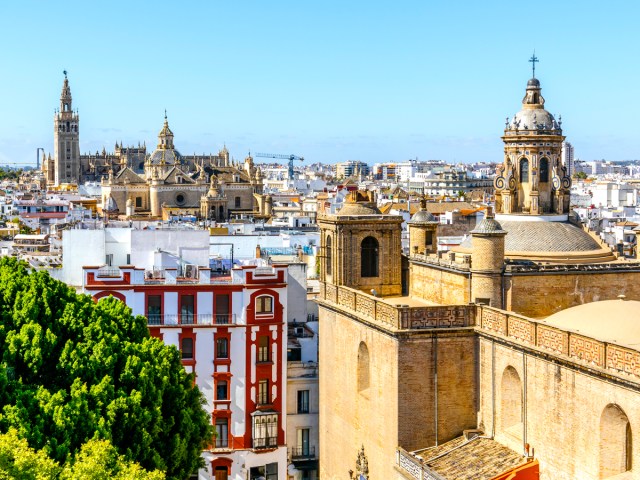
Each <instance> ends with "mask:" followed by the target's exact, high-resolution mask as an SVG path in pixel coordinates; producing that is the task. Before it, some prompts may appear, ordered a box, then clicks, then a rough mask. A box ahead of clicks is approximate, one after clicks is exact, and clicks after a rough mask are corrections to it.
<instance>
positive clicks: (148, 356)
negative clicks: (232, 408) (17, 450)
mask: <svg viewBox="0 0 640 480" xmlns="http://www.w3.org/2000/svg"><path fill="white" fill-rule="evenodd" d="M0 362H1V363H0V430H2V431H5V432H6V431H7V430H8V429H9V428H15V429H16V430H17V432H18V434H19V436H20V437H23V438H25V439H27V441H28V443H29V445H30V446H31V447H33V448H34V449H36V450H40V449H43V450H44V452H45V453H46V454H47V455H48V456H50V457H51V458H53V459H54V460H56V461H58V462H60V463H64V462H65V461H67V460H68V459H69V457H70V456H72V455H73V454H74V453H75V452H77V451H78V450H79V449H80V447H81V446H82V445H83V444H85V443H86V442H87V441H88V440H90V439H108V440H110V441H111V443H112V444H113V446H114V447H115V448H116V450H117V451H118V452H119V453H120V454H122V455H124V457H125V458H126V459H127V460H132V461H135V462H138V463H140V465H141V466H142V467H143V468H145V469H146V470H156V469H159V470H162V471H164V472H166V475H167V478H169V479H179V480H182V479H184V478H186V477H188V476H189V474H190V473H192V472H194V471H195V470H196V469H197V468H198V466H199V465H200V462H201V459H200V452H201V451H202V449H203V448H204V447H205V446H206V444H208V442H209V441H210V439H211V435H212V430H211V426H210V420H209V417H208V415H207V414H206V412H205V411H204V409H203V408H202V405H203V398H202V395H201V394H200V392H199V390H198V389H197V387H195V386H193V377H192V376H191V375H187V374H186V373H185V371H184V368H183V367H182V363H181V360H180V356H179V352H178V351H177V350H176V349H175V348H173V347H168V346H165V345H164V344H163V343H162V342H161V341H159V340H156V339H152V338H151V337H150V336H149V332H148V330H147V327H146V320H145V319H144V317H142V316H138V317H133V316H132V315H131V310H130V309H129V308H128V307H127V306H126V305H125V304H124V303H122V302H120V301H118V300H116V299H114V298H112V297H109V298H105V299H102V300H100V301H99V302H97V303H96V302H94V301H93V300H92V298H91V297H90V296H87V295H78V294H76V293H75V292H74V291H73V290H72V289H71V288H69V287H68V286H66V285H65V284H63V283H61V282H59V281H57V280H53V279H52V278H51V277H49V275H48V274H46V273H44V272H30V271H29V269H28V266H27V265H25V264H23V263H20V262H18V261H16V260H14V259H8V258H5V259H2V260H0Z"/></svg>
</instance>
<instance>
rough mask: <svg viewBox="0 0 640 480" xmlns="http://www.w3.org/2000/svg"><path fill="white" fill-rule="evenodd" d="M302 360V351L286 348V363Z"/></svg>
mask: <svg viewBox="0 0 640 480" xmlns="http://www.w3.org/2000/svg"><path fill="white" fill-rule="evenodd" d="M300 360H302V349H301V348H287V361H288V362H299V361H300Z"/></svg>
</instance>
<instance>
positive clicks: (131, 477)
mask: <svg viewBox="0 0 640 480" xmlns="http://www.w3.org/2000/svg"><path fill="white" fill-rule="evenodd" d="M107 478H109V479H114V480H164V478H165V475H164V473H162V472H161V471H159V470H154V471H152V472H148V471H146V470H145V469H143V468H142V467H141V466H140V465H139V464H137V463H135V462H131V461H128V460H126V459H125V458H124V457H123V456H122V455H119V454H118V452H117V451H116V449H115V448H114V447H113V445H111V443H110V442H109V441H108V440H89V441H88V442H87V443H85V444H84V445H83V446H82V447H81V448H80V450H79V451H78V453H77V454H76V456H75V457H74V458H70V459H69V460H68V461H67V463H66V464H65V465H64V467H60V465H58V463H57V462H55V461H54V460H52V459H51V458H49V457H48V456H47V454H46V453H45V452H44V450H34V449H33V448H31V447H29V444H28V443H27V441H26V440H25V439H24V438H20V437H19V436H18V432H17V431H16V430H15V429H13V428H12V429H10V430H9V431H8V432H7V433H3V434H0V479H2V480H9V479H16V480H94V479H95V480H104V479H107Z"/></svg>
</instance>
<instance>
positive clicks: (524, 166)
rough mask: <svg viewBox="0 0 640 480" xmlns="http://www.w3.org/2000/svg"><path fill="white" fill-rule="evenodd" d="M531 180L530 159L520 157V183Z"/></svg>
mask: <svg viewBox="0 0 640 480" xmlns="http://www.w3.org/2000/svg"><path fill="white" fill-rule="evenodd" d="M528 182H529V160H527V159H526V158H521V159H520V183H528Z"/></svg>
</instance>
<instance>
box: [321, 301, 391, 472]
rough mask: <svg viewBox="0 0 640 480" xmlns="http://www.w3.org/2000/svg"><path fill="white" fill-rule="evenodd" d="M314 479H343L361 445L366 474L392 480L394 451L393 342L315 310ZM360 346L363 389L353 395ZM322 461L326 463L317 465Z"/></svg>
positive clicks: (332, 313) (375, 331)
mask: <svg viewBox="0 0 640 480" xmlns="http://www.w3.org/2000/svg"><path fill="white" fill-rule="evenodd" d="M320 318H321V319H322V320H321V328H322V331H323V332H324V334H323V335H320V345H319V352H320V359H319V362H320V365H322V368H320V392H321V393H320V395H321V402H320V419H321V420H320V422H321V425H320V428H321V438H322V441H321V443H320V477H319V478H322V479H324V480H334V479H335V480H338V479H343V478H346V476H347V475H348V473H347V472H348V471H349V470H350V469H351V470H355V461H356V457H357V454H358V450H359V449H360V446H361V445H364V448H365V452H366V455H367V458H368V460H369V470H370V471H371V472H376V473H375V475H376V478H392V474H393V461H392V459H393V458H394V455H395V449H396V447H397V446H398V418H397V412H398V395H397V394H393V392H397V391H398V375H397V371H398V370H397V369H398V364H397V358H398V343H397V340H396V339H395V338H394V337H392V336H390V335H388V334H386V333H384V332H383V331H381V330H378V329H374V328H369V327H367V326H366V325H364V324H362V323H359V322H356V321H354V320H352V319H350V318H348V317H346V316H345V315H343V314H340V313H336V312H335V311H333V310H329V309H327V308H326V307H323V306H322V305H321V306H320ZM360 342H364V343H365V344H366V346H367V350H368V352H369V375H370V378H369V388H367V389H364V390H363V391H361V392H359V391H358V373H359V372H358V353H359V348H360ZM323 459H326V460H325V461H323Z"/></svg>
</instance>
